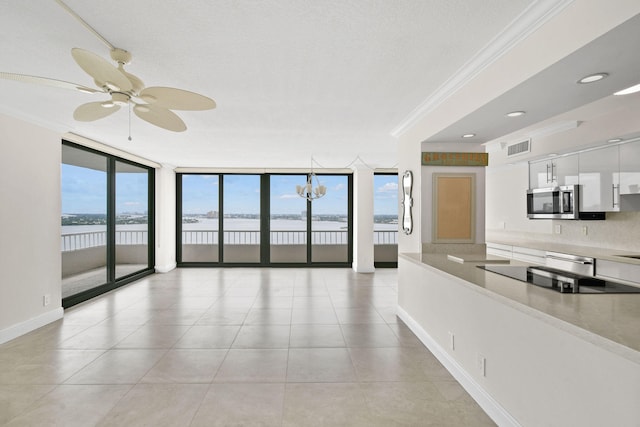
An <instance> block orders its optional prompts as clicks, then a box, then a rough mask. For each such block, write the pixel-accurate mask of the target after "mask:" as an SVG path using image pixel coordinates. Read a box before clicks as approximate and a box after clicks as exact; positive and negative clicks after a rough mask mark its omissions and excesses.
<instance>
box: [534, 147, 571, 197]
mask: <svg viewBox="0 0 640 427" xmlns="http://www.w3.org/2000/svg"><path fill="white" fill-rule="evenodd" d="M578 173H579V172H578V155H577V154H570V155H567V156H559V157H556V158H553V159H550V160H542V161H539V162H531V163H529V188H531V189H532V188H544V187H557V186H559V185H577V184H578V181H579V178H578Z"/></svg>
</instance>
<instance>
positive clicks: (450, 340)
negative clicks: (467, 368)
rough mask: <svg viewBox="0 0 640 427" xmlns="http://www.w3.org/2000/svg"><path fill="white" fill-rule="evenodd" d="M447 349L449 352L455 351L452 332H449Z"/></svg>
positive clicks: (454, 340)
mask: <svg viewBox="0 0 640 427" xmlns="http://www.w3.org/2000/svg"><path fill="white" fill-rule="evenodd" d="M449 348H450V349H451V350H455V349H456V339H455V336H454V335H453V332H449Z"/></svg>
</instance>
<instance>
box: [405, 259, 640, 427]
mask: <svg viewBox="0 0 640 427" xmlns="http://www.w3.org/2000/svg"><path fill="white" fill-rule="evenodd" d="M398 262H399V269H398V315H399V317H400V318H401V319H402V320H403V321H404V322H405V323H406V324H407V325H408V326H409V327H410V328H411V329H412V330H413V331H414V333H416V335H417V336H418V337H419V338H420V339H421V341H422V342H423V343H424V344H425V345H426V346H427V347H428V348H429V349H430V350H431V351H432V352H433V353H434V354H435V355H436V356H437V357H438V358H439V360H440V361H441V362H442V363H443V365H444V366H445V367H447V369H449V371H450V372H451V373H452V374H453V375H454V376H455V377H456V379H457V380H458V381H459V382H460V383H461V384H462V385H463V386H464V387H465V388H466V389H467V391H469V392H470V394H471V395H472V396H473V397H474V398H475V399H476V401H478V403H479V404H480V405H481V406H482V407H483V408H484V409H485V411H487V413H488V414H489V415H490V416H491V417H492V418H493V419H494V420H495V421H496V422H497V423H498V424H499V425H515V426H517V425H522V426H529V425H554V426H567V425H581V426H591V425H592V426H601V425H617V426H637V425H639V424H640V406H639V405H638V404H637V402H640V294H598V295H593V294H564V293H559V292H555V291H552V290H550V289H544V288H540V287H537V286H534V285H530V284H527V283H524V282H520V281H517V280H514V279H511V278H509V277H505V276H501V275H498V274H495V273H492V272H489V271H485V270H483V269H480V268H478V265H481V264H482V261H481V260H478V261H476V262H457V261H454V260H452V259H451V258H450V257H447V255H444V254H418V253H404V254H400V256H399V261H398ZM486 262H487V263H491V262H492V261H491V260H488V261H486ZM510 262H511V264H514V265H526V264H524V263H522V262H519V261H514V260H511V261H510Z"/></svg>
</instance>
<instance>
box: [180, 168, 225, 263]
mask: <svg viewBox="0 0 640 427" xmlns="http://www.w3.org/2000/svg"><path fill="white" fill-rule="evenodd" d="M178 184H179V185H178V187H177V188H178V194H180V197H179V198H178V209H179V212H180V214H179V215H178V221H179V225H178V227H179V228H181V229H182V232H181V233H180V236H178V237H179V239H178V242H182V244H181V245H178V249H179V250H180V252H181V257H182V262H204V263H215V262H218V261H219V260H220V257H219V252H220V250H219V248H220V246H219V238H220V236H219V234H218V230H219V223H220V207H219V202H220V200H219V196H220V176H219V175H202V174H200V175H180V179H179V181H178Z"/></svg>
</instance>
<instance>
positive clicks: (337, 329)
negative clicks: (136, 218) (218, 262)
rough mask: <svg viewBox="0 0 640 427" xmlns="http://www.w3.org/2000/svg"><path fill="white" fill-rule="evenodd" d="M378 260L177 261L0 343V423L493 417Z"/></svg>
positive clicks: (311, 422)
mask: <svg viewBox="0 0 640 427" xmlns="http://www.w3.org/2000/svg"><path fill="white" fill-rule="evenodd" d="M396 284H397V274H396V270H394V269H379V270H377V271H376V272H375V273H374V274H356V273H354V272H353V271H352V270H350V269H177V270H174V271H172V272H170V273H167V274H156V275H153V276H150V277H147V278H145V279H143V280H140V281H138V282H135V283H132V284H130V285H128V286H126V287H123V288H120V289H118V290H116V291H113V292H111V293H109V294H106V295H103V296H101V297H98V298H95V299H94V300H92V301H88V302H86V303H84V304H81V305H79V306H76V307H73V308H71V309H69V310H67V311H66V312H65V316H64V319H63V320H60V321H58V322H56V323H54V324H51V325H48V326H46V327H44V328H41V329H39V330H37V331H34V332H32V333H30V334H27V335H25V336H23V337H20V338H18V339H15V340H13V341H11V342H8V343H5V344H3V345H1V346H0V425H8V426H41V425H42V426H48V425H60V426H83V427H84V426H94V425H98V426H139V425H148V426H225V425H231V426H456V427H457V426H474V427H475V426H490V425H494V423H493V422H492V421H491V420H490V419H489V417H488V416H487V415H486V414H485V413H484V412H483V411H482V410H481V409H480V408H479V406H478V405H477V404H476V403H475V402H474V401H473V400H472V399H471V398H470V397H469V395H468V394H467V393H466V392H465V391H464V389H462V387H461V386H460V385H459V384H458V383H457V382H456V381H455V380H454V379H453V378H452V377H451V376H450V374H449V373H448V372H447V371H446V370H445V369H444V368H443V367H442V366H441V365H440V363H438V361H437V360H436V359H435V357H434V356H433V355H432V354H431V353H430V352H429V351H428V350H427V349H426V348H425V347H424V346H423V345H422V344H421V343H420V342H419V341H418V340H417V339H416V337H415V336H414V335H413V334H412V333H411V331H409V329H408V328H407V327H406V326H405V325H404V324H403V323H402V322H401V321H400V320H399V319H397V318H396V316H395V304H396V295H397V286H396Z"/></svg>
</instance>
